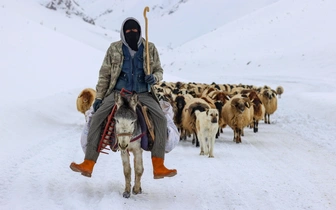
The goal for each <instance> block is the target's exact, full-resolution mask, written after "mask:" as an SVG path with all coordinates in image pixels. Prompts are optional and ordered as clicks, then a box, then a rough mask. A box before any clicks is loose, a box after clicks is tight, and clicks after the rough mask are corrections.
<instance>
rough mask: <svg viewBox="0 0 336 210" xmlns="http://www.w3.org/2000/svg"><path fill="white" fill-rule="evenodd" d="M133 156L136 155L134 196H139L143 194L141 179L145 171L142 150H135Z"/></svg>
mask: <svg viewBox="0 0 336 210" xmlns="http://www.w3.org/2000/svg"><path fill="white" fill-rule="evenodd" d="M133 155H134V173H135V181H134V186H133V194H139V193H142V189H141V177H142V174H143V171H144V167H143V162H142V149H141V148H139V149H137V150H134V151H133Z"/></svg>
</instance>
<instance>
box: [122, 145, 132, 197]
mask: <svg viewBox="0 0 336 210" xmlns="http://www.w3.org/2000/svg"><path fill="white" fill-rule="evenodd" d="M120 154H121V160H122V164H123V168H124V176H125V191H124V193H123V197H124V198H129V197H130V196H131V164H130V157H129V154H128V152H127V151H120Z"/></svg>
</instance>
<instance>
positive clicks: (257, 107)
mask: <svg viewBox="0 0 336 210" xmlns="http://www.w3.org/2000/svg"><path fill="white" fill-rule="evenodd" d="M248 96H249V99H250V100H251V102H252V104H253V126H252V127H253V132H254V133H256V132H258V125H259V121H260V120H262V119H264V116H265V106H264V105H263V103H262V102H261V100H260V98H259V97H258V94H257V93H256V92H255V91H254V90H252V91H251V92H250V93H249V95H248Z"/></svg>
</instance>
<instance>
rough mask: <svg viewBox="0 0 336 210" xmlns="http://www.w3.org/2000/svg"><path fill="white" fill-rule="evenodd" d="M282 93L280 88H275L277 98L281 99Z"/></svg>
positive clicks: (282, 89) (282, 90)
mask: <svg viewBox="0 0 336 210" xmlns="http://www.w3.org/2000/svg"><path fill="white" fill-rule="evenodd" d="M283 92H284V88H283V87H282V86H280V85H279V86H278V87H277V88H276V93H277V94H278V97H279V98H281V94H283Z"/></svg>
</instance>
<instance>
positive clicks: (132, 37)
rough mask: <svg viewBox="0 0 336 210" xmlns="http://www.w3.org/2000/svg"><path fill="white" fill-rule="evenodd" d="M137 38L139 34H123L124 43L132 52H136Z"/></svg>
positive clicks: (132, 32) (131, 32)
mask: <svg viewBox="0 0 336 210" xmlns="http://www.w3.org/2000/svg"><path fill="white" fill-rule="evenodd" d="M139 36H140V35H139V32H134V31H130V32H128V33H125V40H126V42H127V44H128V46H129V47H130V48H131V49H132V50H134V51H138V41H139Z"/></svg>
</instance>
